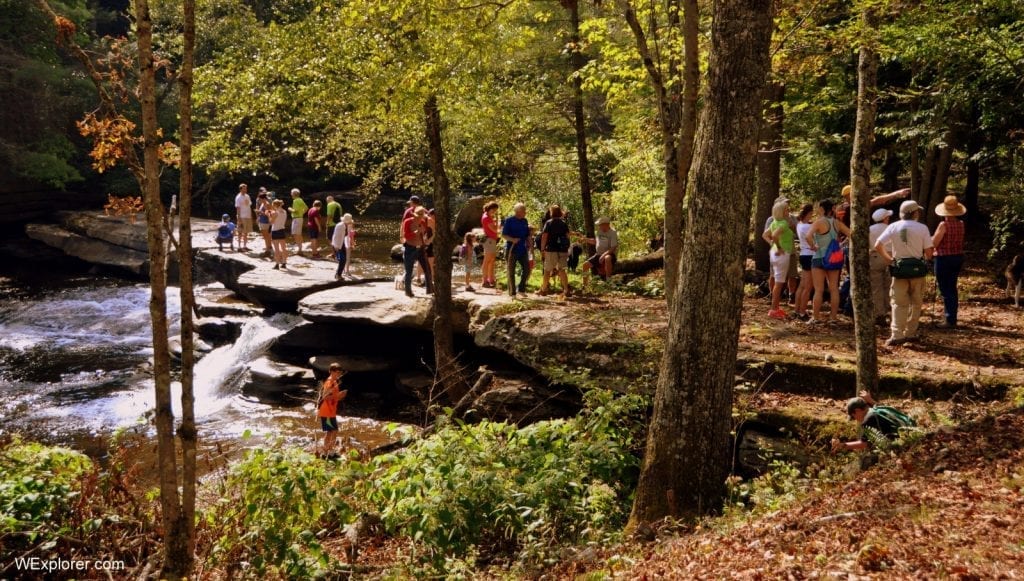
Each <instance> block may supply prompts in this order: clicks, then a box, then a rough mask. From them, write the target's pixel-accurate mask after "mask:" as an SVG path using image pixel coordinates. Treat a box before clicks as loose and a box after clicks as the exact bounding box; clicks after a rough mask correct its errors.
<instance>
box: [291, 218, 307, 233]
mask: <svg viewBox="0 0 1024 581" xmlns="http://www.w3.org/2000/svg"><path fill="white" fill-rule="evenodd" d="M303 225H304V224H303V223H302V218H292V236H301V235H302V226H303Z"/></svg>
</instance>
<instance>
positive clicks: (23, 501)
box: [0, 439, 92, 539]
mask: <svg viewBox="0 0 1024 581" xmlns="http://www.w3.org/2000/svg"><path fill="white" fill-rule="evenodd" d="M91 470H92V461H90V460H89V459H88V458H87V457H86V456H84V455H83V454H80V453H78V452H74V451H72V450H68V449H66V448H54V447H49V446H44V445H42V444H37V443H23V442H21V441H20V440H17V439H16V440H14V441H13V442H11V443H10V444H9V445H7V446H6V447H4V448H3V450H2V452H0V533H11V532H18V533H23V534H25V535H27V536H28V537H30V538H32V539H35V538H36V537H38V536H39V535H45V533H47V532H53V533H55V532H56V531H57V530H58V529H59V526H60V523H61V522H63V521H64V520H65V519H66V518H67V515H68V514H69V513H70V512H71V510H72V508H73V505H74V503H75V501H76V500H77V499H78V497H79V495H80V490H79V489H78V487H77V486H76V483H78V482H79V481H80V480H81V479H82V477H83V476H84V475H85V474H87V473H88V472H90V471H91Z"/></svg>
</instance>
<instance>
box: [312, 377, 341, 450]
mask: <svg viewBox="0 0 1024 581" xmlns="http://www.w3.org/2000/svg"><path fill="white" fill-rule="evenodd" d="M347 395H348V390H343V389H341V366H340V365H338V364H337V363H332V364H331V367H330V375H329V376H328V377H327V379H325V380H324V385H323V387H322V388H321V389H320V401H319V402H318V403H317V416H318V417H319V418H320V428H321V429H322V430H323V431H324V444H323V450H322V451H321V453H322V454H323V456H324V457H325V458H330V457H332V456H336V455H337V449H336V447H337V445H338V404H339V403H340V402H341V400H343V399H345V396H347Z"/></svg>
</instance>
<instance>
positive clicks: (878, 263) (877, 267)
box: [869, 251, 892, 318]
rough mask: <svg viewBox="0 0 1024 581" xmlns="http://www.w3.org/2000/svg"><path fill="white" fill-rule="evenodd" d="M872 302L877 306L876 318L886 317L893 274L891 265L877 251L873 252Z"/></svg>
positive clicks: (871, 256) (871, 262)
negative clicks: (890, 269) (890, 271)
mask: <svg viewBox="0 0 1024 581" xmlns="http://www.w3.org/2000/svg"><path fill="white" fill-rule="evenodd" d="M869 257H870V265H871V302H872V304H873V305H874V307H875V318H878V317H884V316H885V313H886V312H888V311H889V287H890V286H892V275H891V274H889V265H888V264H886V263H885V259H884V258H882V255H881V254H879V253H877V252H873V251H872V252H871V254H870V255H869Z"/></svg>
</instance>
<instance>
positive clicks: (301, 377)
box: [242, 357, 316, 401]
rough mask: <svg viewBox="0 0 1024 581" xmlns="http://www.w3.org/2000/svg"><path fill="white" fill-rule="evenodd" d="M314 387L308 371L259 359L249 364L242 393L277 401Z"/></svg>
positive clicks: (314, 383)
mask: <svg viewBox="0 0 1024 581" xmlns="http://www.w3.org/2000/svg"><path fill="white" fill-rule="evenodd" d="M315 387H316V378H315V377H314V376H313V372H312V370H310V369H306V368H304V367H296V366H294V365H288V364H287V363H281V362H280V361H274V360H272V359H269V358H267V357H260V358H259V359H256V360H254V361H252V362H250V363H249V374H248V377H247V378H246V382H245V384H244V385H243V386H242V390H243V392H245V393H247V394H249V395H254V396H256V397H257V398H271V399H272V400H275V401H276V399H279V398H281V397H282V396H285V395H294V394H297V393H299V392H303V391H307V390H309V389H310V388H315Z"/></svg>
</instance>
